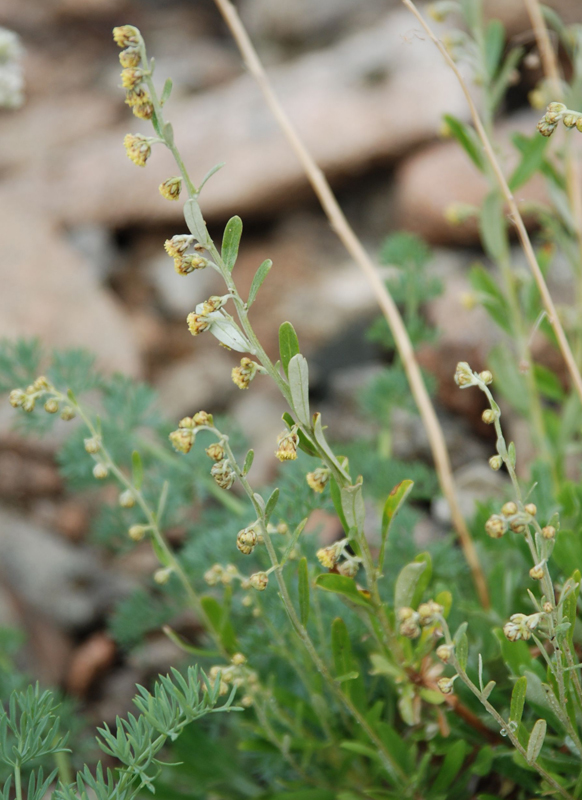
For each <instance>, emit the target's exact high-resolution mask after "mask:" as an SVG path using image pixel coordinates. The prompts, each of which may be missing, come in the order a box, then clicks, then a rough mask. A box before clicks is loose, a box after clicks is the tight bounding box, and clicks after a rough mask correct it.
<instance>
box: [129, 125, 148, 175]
mask: <svg viewBox="0 0 582 800" xmlns="http://www.w3.org/2000/svg"><path fill="white" fill-rule="evenodd" d="M123 146H124V147H125V152H126V153H127V156H128V158H130V159H131V160H132V161H133V163H134V164H136V165H137V166H138V167H145V165H146V161H147V160H148V158H149V157H150V156H151V154H152V148H151V147H150V143H149V141H148V140H147V139H146V137H145V136H140V135H139V134H138V133H136V134H134V133H128V134H127V135H126V137H125V139H124V140H123Z"/></svg>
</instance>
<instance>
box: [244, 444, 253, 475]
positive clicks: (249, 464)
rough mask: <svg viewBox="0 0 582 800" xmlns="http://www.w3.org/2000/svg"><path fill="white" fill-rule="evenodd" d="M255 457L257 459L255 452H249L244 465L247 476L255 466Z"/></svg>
mask: <svg viewBox="0 0 582 800" xmlns="http://www.w3.org/2000/svg"><path fill="white" fill-rule="evenodd" d="M254 457H255V451H254V450H249V452H248V453H247V455H246V458H245V463H244V466H243V475H247V474H248V471H249V470H250V468H251V467H252V465H253V459H254Z"/></svg>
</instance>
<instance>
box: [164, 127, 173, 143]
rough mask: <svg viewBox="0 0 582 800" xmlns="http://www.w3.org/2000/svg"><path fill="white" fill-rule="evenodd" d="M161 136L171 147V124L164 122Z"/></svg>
mask: <svg viewBox="0 0 582 800" xmlns="http://www.w3.org/2000/svg"><path fill="white" fill-rule="evenodd" d="M163 134H164V136H163V138H164V139H165V140H166V143H167V144H168V145H169V146H170V147H171V146H172V145H173V144H174V128H173V127H172V123H171V122H166V124H165V125H164V130H163Z"/></svg>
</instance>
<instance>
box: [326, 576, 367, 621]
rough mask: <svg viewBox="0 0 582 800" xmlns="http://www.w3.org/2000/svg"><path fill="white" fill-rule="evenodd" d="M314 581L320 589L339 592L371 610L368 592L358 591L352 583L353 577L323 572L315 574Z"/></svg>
mask: <svg viewBox="0 0 582 800" xmlns="http://www.w3.org/2000/svg"><path fill="white" fill-rule="evenodd" d="M315 583H316V585H317V586H318V587H319V588H320V589H325V591H326V592H335V594H341V595H342V597H345V598H346V599H347V600H350V602H352V603H355V605H357V606H362V607H363V608H366V609H367V610H368V611H371V610H372V608H373V606H372V603H371V601H370V599H369V597H368V593H367V592H364V591H360V590H359V589H358V588H357V586H356V584H355V583H354V580H353V578H348V577H346V576H345V575H335V574H334V573H333V572H328V573H326V572H324V573H322V574H321V575H318V576H317V578H316V579H315Z"/></svg>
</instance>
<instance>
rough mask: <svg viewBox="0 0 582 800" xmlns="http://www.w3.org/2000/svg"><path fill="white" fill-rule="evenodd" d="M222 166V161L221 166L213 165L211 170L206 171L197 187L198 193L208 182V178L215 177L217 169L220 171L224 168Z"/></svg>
mask: <svg viewBox="0 0 582 800" xmlns="http://www.w3.org/2000/svg"><path fill="white" fill-rule="evenodd" d="M224 164H225V162H224V161H223V162H222V163H221V164H215V165H214V166H213V167H212V169H209V170H208V172H207V173H206V175H205V176H204V177H203V178H202V182H201V184H200V186H199V187H198V191H199V192H200V191H201V189H202V187H203V186H204V184H205V183H207V182H208V181H209V180H210V178H212V176H213V175H215V174H216V173H217V172H218V170H219V169H222V168H223V167H224Z"/></svg>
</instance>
